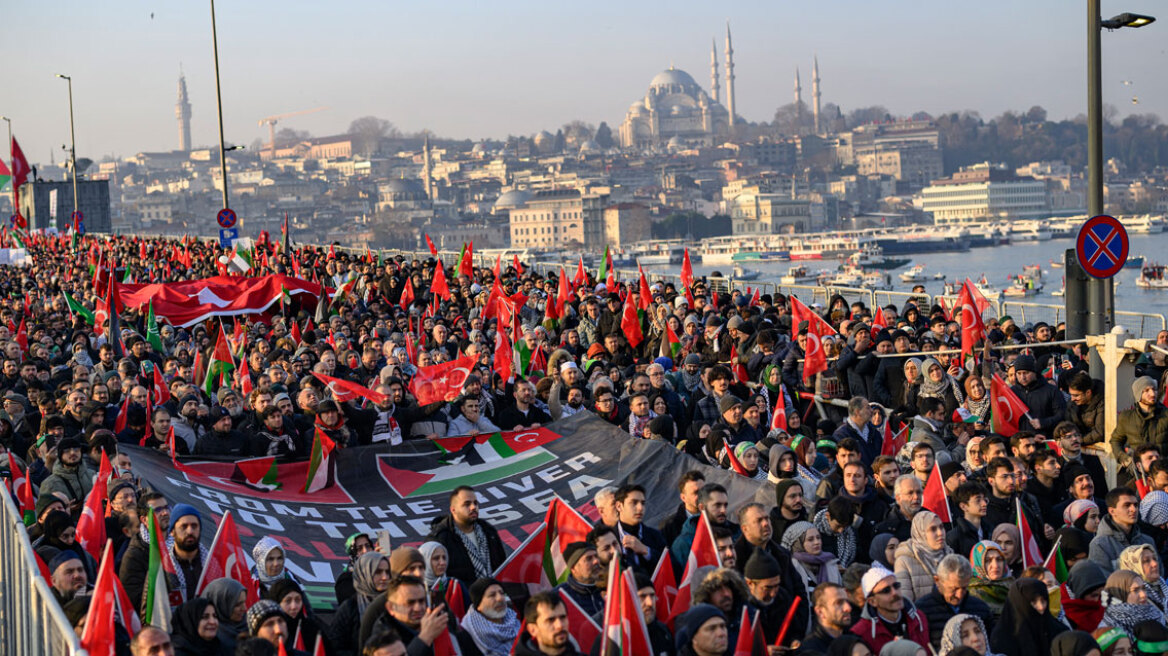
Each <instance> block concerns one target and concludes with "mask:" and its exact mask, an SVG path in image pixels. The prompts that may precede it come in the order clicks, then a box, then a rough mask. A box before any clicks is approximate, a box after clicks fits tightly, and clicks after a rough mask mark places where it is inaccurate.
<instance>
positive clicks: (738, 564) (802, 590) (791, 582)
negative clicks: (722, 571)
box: [734, 536, 811, 601]
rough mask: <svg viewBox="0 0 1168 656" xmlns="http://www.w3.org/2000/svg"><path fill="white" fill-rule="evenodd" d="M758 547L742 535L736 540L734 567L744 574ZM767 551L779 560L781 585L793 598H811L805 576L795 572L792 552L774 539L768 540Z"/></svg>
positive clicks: (805, 599)
mask: <svg viewBox="0 0 1168 656" xmlns="http://www.w3.org/2000/svg"><path fill="white" fill-rule="evenodd" d="M757 548H758V547H755V546H754V545H753V544H751V543H750V542H748V541H747V540H746V538H745V537H741V536H740V537H739V538H738V539H737V540H735V541H734V569H736V570H738V573H739V574H742V572H743V570H744V569H745V568H746V561H747V560H748V559H749V558H750V554H752V553H754V550H755V549H757ZM766 552H767V553H768V554H770V555H771V557H772V558H774V559H775V560H776V561H778V563H779V569H780V570H781V571H782V574H780V575H779V581H780V585H782V587H783V589H784V590H786V591H787V592H788V593H789V594H790V596H791V598H792V599H794V598H795V597H803V600H804V601H807V600H808V599H810V598H811V595H810V594H809V593H808V591H807V587H806V586H805V585H803V577H801V576H799V575H798V573H796V572H795V566H794V565H792V564H791V552H789V551H787V550H786V549H784V548H783V547H782V546H780V545H779V543H778V542H775V541H774V540H770V541H769V542H767V544H766Z"/></svg>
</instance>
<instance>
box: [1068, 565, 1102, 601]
mask: <svg viewBox="0 0 1168 656" xmlns="http://www.w3.org/2000/svg"><path fill="white" fill-rule="evenodd" d="M1105 585H1107V572H1105V571H1103V568H1102V567H1100V566H1099V563H1097V562H1095V561H1093V560H1086V559H1084V560H1080V561H1079V562H1077V563H1075V566H1074V567H1072V568H1071V571H1070V573H1069V574H1067V588H1069V589H1070V591H1071V594H1073V595H1075V599H1082V598H1083V597H1085V596H1087V595H1088V594H1090V593H1091V592H1093V591H1095V590H1098V589H1100V588H1102V587H1103V586H1105Z"/></svg>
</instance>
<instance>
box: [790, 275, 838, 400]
mask: <svg viewBox="0 0 1168 656" xmlns="http://www.w3.org/2000/svg"><path fill="white" fill-rule="evenodd" d="M791 315H792V318H793V319H794V321H792V322H791V324H792V326H793V328H794V330H795V332H796V334H797V333H798V327H799V324H800V323H802V322H804V321H806V322H807V352H806V353H805V354H804V355H803V378H804V379H805V380H806V379H811V378H813V377H814V376H815V374H817V373H819V372H821V371H827V354H826V353H824V351H823V341H822V340H823V338H824V337H827V336H828V335H834V334H836V330H835V328H832V327H831V324H829V323H828V322H826V321H824V320H823V317H821V316H819V315H818V314H816V313H815V312H814V311H812V310H811V308H809V307H807V306H806V305H803V302H802V301H800V300H799V299H797V298H795V297H794V296H792V297H791Z"/></svg>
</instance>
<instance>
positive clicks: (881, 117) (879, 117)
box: [848, 105, 892, 128]
mask: <svg viewBox="0 0 1168 656" xmlns="http://www.w3.org/2000/svg"><path fill="white" fill-rule="evenodd" d="M891 119H892V115H891V114H889V113H888V108H887V107H885V106H883V105H872V106H871V107H858V108H856V109H853V110H852V111H850V112H848V127H851V128H854V127H856V126H859V125H867V124H869V123H878V122H880V121H888V120H891Z"/></svg>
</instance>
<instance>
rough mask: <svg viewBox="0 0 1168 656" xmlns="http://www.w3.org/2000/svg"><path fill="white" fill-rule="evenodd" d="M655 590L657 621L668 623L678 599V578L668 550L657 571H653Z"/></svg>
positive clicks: (664, 552) (658, 562)
mask: <svg viewBox="0 0 1168 656" xmlns="http://www.w3.org/2000/svg"><path fill="white" fill-rule="evenodd" d="M653 590H654V592H656V593H657V619H658V620H660V621H662V622H668V621H669V609H670V608H672V607H673V600H674V599H676V598H677V576H676V575H675V574H674V573H673V557H672V556H670V555H669V550H668V549H666V550H665V551H663V552H662V553H661V559H660V560H658V561H657V569H654V570H653Z"/></svg>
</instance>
